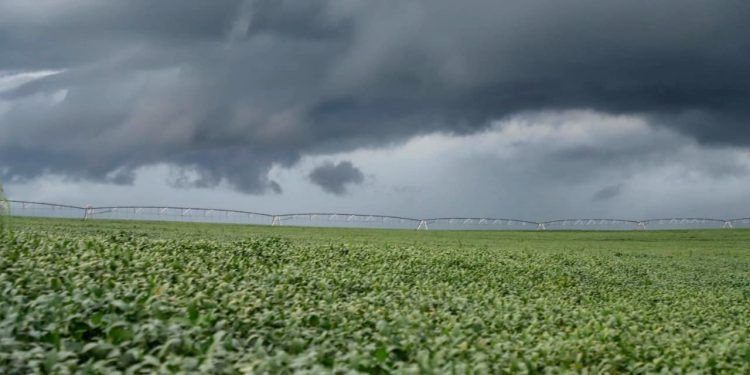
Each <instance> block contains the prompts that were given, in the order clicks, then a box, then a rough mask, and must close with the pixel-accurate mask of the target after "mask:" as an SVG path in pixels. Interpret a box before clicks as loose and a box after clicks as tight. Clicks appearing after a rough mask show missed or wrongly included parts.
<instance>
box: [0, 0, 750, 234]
mask: <svg viewBox="0 0 750 375" xmlns="http://www.w3.org/2000/svg"><path fill="white" fill-rule="evenodd" d="M748 19H750V2H747V1H697V0H663V1H658V2H654V1H645V0H643V1H642V0H628V1H619V0H612V1H594V0H590V1H584V0H580V1H553V0H540V1H517V0H507V1H479V0H477V1H474V0H470V1H453V0H451V1H448V0H433V1H399V2H380V1H364V0H363V1H355V0H351V1H348V0H335V1H280V0H269V1H239V0H227V1H203V0H200V1H199V0H195V1H193V0H163V1H149V0H131V1H117V2H110V1H101V0H65V1H63V0H35V1H28V0H0V178H1V179H2V181H3V183H4V185H5V187H6V195H8V196H9V197H11V198H14V199H27V200H39V201H52V202H59V203H70V204H93V205H98V204H149V205H152V204H153V205H195V206H204V207H217V208H236V209H246V210H255V211H266V212H274V213H286V212H299V211H347V212H363V213H365V212H366V213H380V214H394V215H404V216H410V217H429V216H499V217H517V218H525V219H532V220H533V219H550V218H558V217H584V216H593V215H595V216H610V217H621V218H644V217H652V216H683V215H700V216H717V217H734V216H750V188H749V187H750V22H748Z"/></svg>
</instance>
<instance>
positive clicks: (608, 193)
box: [593, 184, 622, 201]
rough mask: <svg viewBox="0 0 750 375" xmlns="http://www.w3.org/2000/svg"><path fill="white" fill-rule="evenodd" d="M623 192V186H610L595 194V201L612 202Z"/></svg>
mask: <svg viewBox="0 0 750 375" xmlns="http://www.w3.org/2000/svg"><path fill="white" fill-rule="evenodd" d="M621 191H622V184H615V185H610V186H605V187H603V188H601V189H600V190H599V191H597V192H596V193H594V196H593V199H594V200H595V201H606V200H610V199H612V198H614V197H616V196H618V195H620V192H621Z"/></svg>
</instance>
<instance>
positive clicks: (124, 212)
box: [4, 200, 750, 230]
mask: <svg viewBox="0 0 750 375" xmlns="http://www.w3.org/2000/svg"><path fill="white" fill-rule="evenodd" d="M4 202H6V203H5V204H6V205H7V206H8V207H7V208H8V210H6V211H8V212H9V213H10V215H12V216H25V217H53V218H54V217H58V218H77V219H83V220H96V219H112V220H158V221H187V222H208V223H226V224H254V225H274V226H275V225H293V226H322V227H370V228H409V229H417V230H428V229H484V230H499V229H514V230H565V229H567V230H634V229H638V230H646V229H691V228H695V229H698V228H725V229H731V228H735V227H750V217H747V218H736V219H717V218H694V217H676V218H660V219H643V220H633V219H609V218H604V219H601V218H600V219H587V218H582V219H557V220H548V221H531V220H522V219H513V218H489V217H441V218H431V219H416V218H409V217H401V216H389V215H370V214H357V213H327V212H322V213H288V214H269V213H261V212H252V211H242V210H229V209H217V208H197V207H172V206H106V207H92V206H75V205H68V204H56V203H46V202H30V201H19V200H6V201H4Z"/></svg>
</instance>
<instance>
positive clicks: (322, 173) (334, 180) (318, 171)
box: [308, 161, 365, 195]
mask: <svg viewBox="0 0 750 375" xmlns="http://www.w3.org/2000/svg"><path fill="white" fill-rule="evenodd" d="M308 177H309V178H310V181H312V182H313V183H314V184H316V185H318V186H320V187H321V188H322V189H323V191H325V192H327V193H331V194H334V195H344V194H346V189H347V187H348V186H349V185H354V184H361V183H362V182H363V181H364V180H365V175H364V174H363V173H362V171H360V170H359V168H357V167H355V166H354V165H352V163H351V162H350V161H341V162H339V163H338V164H334V163H331V162H326V163H323V164H321V165H319V166H318V167H316V168H315V169H313V171H312V172H310V174H309V176H308Z"/></svg>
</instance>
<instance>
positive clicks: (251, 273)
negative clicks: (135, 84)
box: [0, 219, 750, 374]
mask: <svg viewBox="0 0 750 375" xmlns="http://www.w3.org/2000/svg"><path fill="white" fill-rule="evenodd" d="M10 225H11V226H12V231H11V232H8V231H3V232H2V234H0V373H5V374H14V373H19V374H21V373H31V372H40V373H45V372H46V373H67V372H82V373H116V372H122V373H153V372H164V373H170V372H187V373H191V372H196V373H292V372H299V373H303V372H307V373H351V372H363V373H458V374H464V373H561V372H597V373H599V372H604V373H651V372H683V373H685V372H691V371H698V372H709V373H715V372H731V373H748V372H750V231H747V230H707V231H663V232H650V231H646V232H501V231H498V232H487V231H481V232H480V231H476V232H468V231H467V232H450V231H442V232H441V231H427V232H417V231H408V230H402V231H398V230H366V229H330V228H329V229H322V228H318V229H315V228H290V227H252V226H239V225H217V224H181V223H155V222H154V223H148V222H116V221H91V222H83V221H78V220H49V219H14V220H13V221H12V222H11V223H10Z"/></svg>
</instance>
